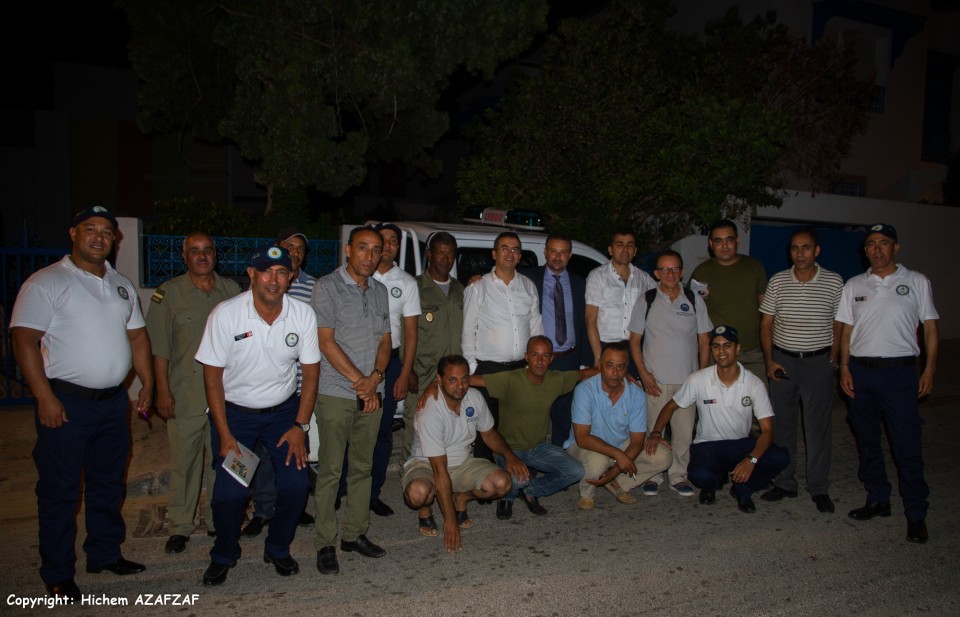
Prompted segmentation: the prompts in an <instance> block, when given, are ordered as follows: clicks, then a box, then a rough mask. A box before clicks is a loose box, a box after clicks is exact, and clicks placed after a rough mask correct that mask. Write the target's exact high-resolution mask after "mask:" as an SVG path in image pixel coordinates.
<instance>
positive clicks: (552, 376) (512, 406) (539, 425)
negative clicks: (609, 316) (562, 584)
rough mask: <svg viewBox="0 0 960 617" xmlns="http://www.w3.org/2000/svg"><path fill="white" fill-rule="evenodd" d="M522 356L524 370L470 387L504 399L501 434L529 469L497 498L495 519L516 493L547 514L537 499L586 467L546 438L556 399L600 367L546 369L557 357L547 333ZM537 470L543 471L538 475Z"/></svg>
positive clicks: (504, 514) (508, 511)
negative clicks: (525, 477) (525, 476)
mask: <svg viewBox="0 0 960 617" xmlns="http://www.w3.org/2000/svg"><path fill="white" fill-rule="evenodd" d="M524 360H526V362H527V366H526V367H525V368H520V369H516V370H513V371H505V372H502V373H495V374H490V375H473V376H471V378H470V385H471V386H474V385H476V386H478V387H486V388H487V391H488V392H489V393H490V396H492V397H494V398H496V399H498V401H499V402H500V428H499V430H500V434H501V435H503V438H504V439H505V440H506V441H507V444H508V445H509V446H510V448H511V449H512V450H513V451H514V453H515V454H516V455H517V456H518V457H519V458H520V460H522V461H523V462H524V463H525V464H526V465H527V467H528V468H529V469H530V471H531V479H530V480H529V481H528V482H526V483H524V484H517V481H516V479H514V484H513V488H512V489H511V491H510V492H509V493H508V494H507V495H506V496H505V497H504V498H503V499H501V500H500V501H498V502H497V518H499V519H501V520H505V519H508V518H510V517H511V516H512V514H513V500H514V498H516V497H517V496H518V495H519V496H520V497H522V498H523V501H524V503H525V504H526V505H527V508H528V509H529V510H530V512H532V513H533V514H537V515H543V514H546V513H547V511H546V509H545V508H544V507H543V506H541V505H540V502H539V498H540V497H547V496H548V495H552V494H554V493H556V492H557V491H560V490H562V489H564V488H566V487H568V486H570V485H571V484H574V483H576V482H579V481H580V479H581V478H582V477H583V465H582V464H581V463H580V462H579V461H577V460H576V459H574V458H573V457H572V456H570V455H569V454H567V453H566V451H565V450H563V449H562V448H560V447H558V446H555V445H553V444H551V443H550V442H548V441H547V431H548V429H549V426H550V408H551V407H552V405H553V402H554V400H556V399H557V398H558V397H560V396H563V395H564V394H567V393H569V392H572V391H573V389H574V387H575V386H576V385H577V382H579V381H580V380H581V379H585V378H587V377H590V376H591V375H594V374H596V372H597V370H596V369H594V368H591V369H585V370H584V371H582V372H581V371H548V370H547V369H548V368H549V367H550V362H551V361H552V360H553V343H551V342H550V339H549V338H547V337H545V336H534V337H533V338H531V339H530V340H529V341H528V342H527V352H526V354H524ZM475 382H476V383H475ZM481 382H482V383H481ZM497 464H498V465H500V466H501V467H503V465H504V461H503V460H502V458H501V457H497ZM536 472H539V475H534V473H536Z"/></svg>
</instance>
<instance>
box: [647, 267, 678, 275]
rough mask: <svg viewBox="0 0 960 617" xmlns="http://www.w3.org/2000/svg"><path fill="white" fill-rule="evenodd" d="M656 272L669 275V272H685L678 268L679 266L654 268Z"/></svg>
mask: <svg viewBox="0 0 960 617" xmlns="http://www.w3.org/2000/svg"><path fill="white" fill-rule="evenodd" d="M654 270H656V271H657V272H660V273H662V274H667V273H668V272H672V273H674V274H680V271H681V270H683V268H678V267H677V266H673V267H663V268H654Z"/></svg>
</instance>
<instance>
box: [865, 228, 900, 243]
mask: <svg viewBox="0 0 960 617" xmlns="http://www.w3.org/2000/svg"><path fill="white" fill-rule="evenodd" d="M870 234H880V235H883V236H886V237H888V238H890V239H891V240H893V241H894V242H899V240H897V230H896V229H895V228H894V226H893V225H887V224H886V223H877V224H876V225H871V226H870V227H868V228H867V235H868V236H869V235H870Z"/></svg>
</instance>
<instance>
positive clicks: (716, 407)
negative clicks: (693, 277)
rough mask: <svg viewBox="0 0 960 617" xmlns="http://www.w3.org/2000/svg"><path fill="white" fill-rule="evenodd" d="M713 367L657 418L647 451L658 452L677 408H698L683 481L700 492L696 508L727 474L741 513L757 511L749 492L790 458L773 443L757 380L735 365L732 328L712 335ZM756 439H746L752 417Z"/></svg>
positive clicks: (736, 341) (766, 401) (710, 499)
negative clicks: (694, 434)
mask: <svg viewBox="0 0 960 617" xmlns="http://www.w3.org/2000/svg"><path fill="white" fill-rule="evenodd" d="M710 353H711V355H712V356H713V361H714V363H715V364H714V366H711V367H708V368H705V369H702V370H699V371H697V372H696V373H694V374H692V375H690V377H688V378H687V380H686V381H684V382H683V386H682V387H681V388H680V390H679V391H678V392H677V393H676V394H675V395H674V397H673V398H672V399H670V401H668V402H667V404H666V405H664V406H663V409H662V410H661V411H660V414H659V415H658V417H657V423H656V424H655V425H654V427H653V430H652V431H650V436H649V437H648V438H647V444H646V450H647V452H648V453H653V452H656V451H657V449H658V448H659V446H660V445H661V444H665V445H666V446H667V447H669V445H670V444H669V442H667V441H666V440H664V439H663V437H662V435H663V429H664V428H665V427H666V426H667V423H668V422H670V417H671V416H672V415H673V412H675V411H676V410H677V409H679V408H681V407H687V406H689V405H693V404H694V403H696V405H697V412H698V413H697V437H696V439H695V440H694V442H693V445H692V446H690V465H689V466H688V467H687V477H689V478H690V481H691V482H693V483H694V484H695V485H696V486H697V487H699V489H700V503H701V504H703V505H710V504H712V503H714V502H715V501H716V492H717V490H718V489H719V488H720V487H721V486H723V483H724V481H725V479H726V476H727V473H729V474H730V479H731V480H733V486H731V487H730V494H731V495H732V496H733V498H734V499H735V500H736V501H737V507H738V508H739V509H740V511H741V512H744V513H748V514H749V513H751V512H756V510H757V507H756V505H755V504H754V503H753V499H752V496H753V493H754V492H755V491H758V490H760V489H762V488H763V487H765V486H766V485H767V483H768V482H770V480H772V479H773V477H774V476H776V475H777V474H778V473H780V471H781V470H782V469H783V468H784V467H786V465H787V462H788V460H789V458H790V455H789V454H787V451H786V449H785V448H781V447H780V446H778V445H776V444H774V443H773V409H772V407H771V406H770V398H769V397H768V396H767V390H766V388H764V387H763V383H762V382H761V381H760V378H759V377H757V376H756V375H754V374H753V373H751V372H750V371H747V370H746V369H744V367H743V365H742V364H740V363H739V362H737V356H738V355H739V354H740V336H739V334H738V333H737V330H736V328H734V327H733V326H717V327H716V328H714V329H713V330H712V331H711V332H710ZM754 417H756V419H757V422H758V423H759V424H760V430H761V434H760V437H759V438H757V437H753V436H752V435H750V427H751V424H752V421H753V418H754Z"/></svg>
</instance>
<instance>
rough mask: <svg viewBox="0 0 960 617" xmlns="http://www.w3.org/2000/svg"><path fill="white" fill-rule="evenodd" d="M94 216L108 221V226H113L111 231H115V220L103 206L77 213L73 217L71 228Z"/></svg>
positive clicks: (92, 207) (90, 207)
mask: <svg viewBox="0 0 960 617" xmlns="http://www.w3.org/2000/svg"><path fill="white" fill-rule="evenodd" d="M95 216H99V217H101V218H105V219H107V220H108V221H110V224H111V225H113V229H114V230H116V229H117V219H116V218H115V217H114V216H113V215H112V214H110V211H109V210H107V209H106V208H104V207H103V206H88V207H87V208H86V209H85V210H81V211H80V212H77V213H76V214H75V215H74V216H73V225H72V227H76V226H77V225H79V224H80V223H82V222H84V221H85V220H87V219H90V218H93V217H95Z"/></svg>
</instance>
